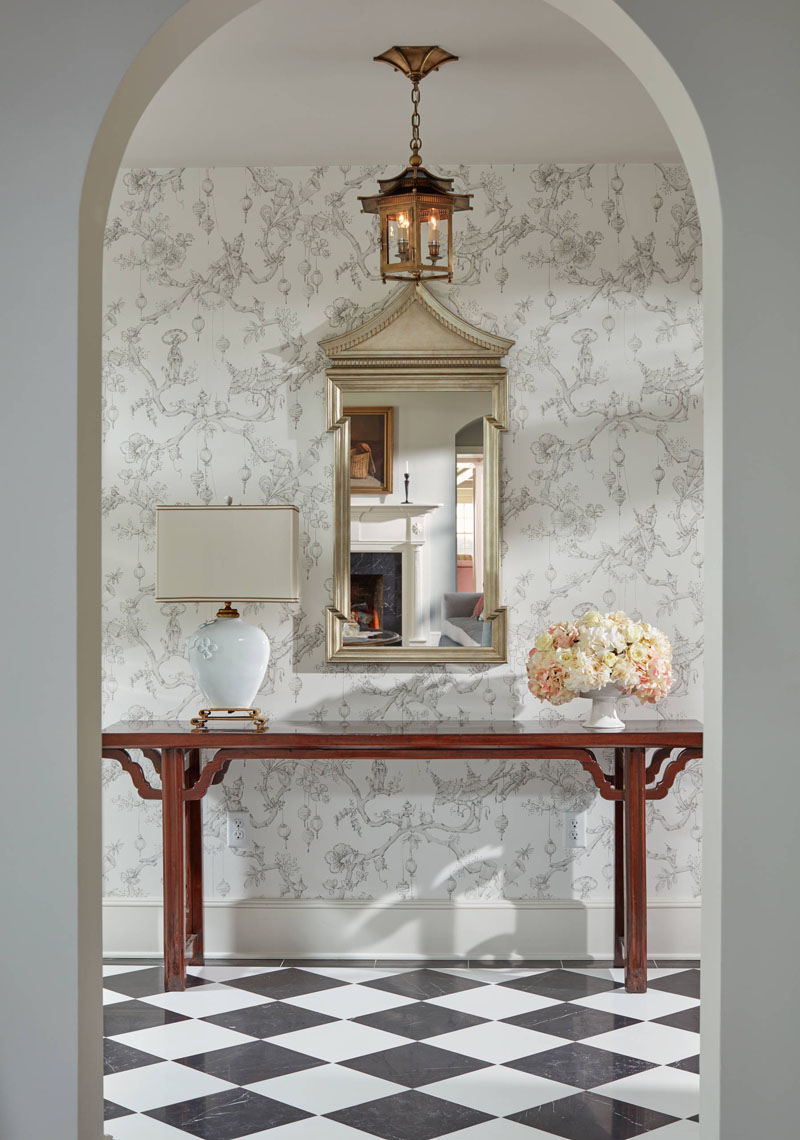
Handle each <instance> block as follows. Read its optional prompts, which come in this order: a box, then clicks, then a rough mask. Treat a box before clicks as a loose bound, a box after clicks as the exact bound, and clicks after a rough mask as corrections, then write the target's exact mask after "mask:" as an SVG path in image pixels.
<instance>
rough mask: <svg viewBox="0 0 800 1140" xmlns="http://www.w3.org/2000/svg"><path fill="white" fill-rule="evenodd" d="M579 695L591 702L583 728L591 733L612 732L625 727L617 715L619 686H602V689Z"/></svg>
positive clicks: (590, 690) (619, 694)
mask: <svg viewBox="0 0 800 1140" xmlns="http://www.w3.org/2000/svg"><path fill="white" fill-rule="evenodd" d="M580 695H581V696H582V697H586V698H587V699H588V700H590V701H591V702H592V707H591V709H590V710H589V715H588V717H587V718H586V720H585V721H584V722H583V727H584V728H587V729H591V730H592V732H614V731H615V730H616V731H619V729H621V728H624V727H625V722H624V721H623V720H620V718H619V716H618V714H617V701H618V700H619V698H620V697H621V696H622V689H620V687H619V685H604V686H603V688H602V689H589V690H587V691H586V692H585V693H581V694H580Z"/></svg>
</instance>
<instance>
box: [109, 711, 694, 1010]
mask: <svg viewBox="0 0 800 1140" xmlns="http://www.w3.org/2000/svg"><path fill="white" fill-rule="evenodd" d="M601 748H613V749H614V771H613V774H607V773H606V772H604V771H603V769H602V767H601V765H600V764H599V762H598V760H597V758H596V756H595V752H596V750H597V749H601ZM131 749H138V750H139V751H140V752H141V753H142V754H143V755H144V756H146V757H147V758H148V759H149V760H150V761H152V763H153V765H154V766H155V769H156V771H157V772H158V774H159V776H160V777H161V787H160V788H157V787H153V786H152V785H151V784H150V783H149V782H148V780H147V778H146V776H145V773H144V770H143V769H142V767H141V764H140V763H139V762H138V761H137V760H135V759H134V758H133V757H132V756H131V755H130V750H131ZM201 749H202V750H203V751H204V752H207V753H210V754H211V755H209V756H208V759H207V761H206V763H205V764H202V763H201ZM702 749H703V730H702V726H701V725H700V724H699V723H698V722H697V721H688V720H687V721H633V722H632V723H631V724H629V725H628V727H627V728H625V729H623V730H622V731H620V732H596V731H594V732H593V731H587V730H586V729H584V728H583V726H582V725H580V724H576V723H563V724H561V725H560V726H559V727H558V728H557V729H555V730H553V729H549V728H545V727H543V726H541V725H539V724H537V723H524V722H516V721H507V722H498V721H494V722H473V723H467V724H464V725H459V724H456V723H453V722H446V721H440V722H438V723H431V722H425V721H418V722H416V723H409V724H398V723H391V722H377V723H354V724H300V723H292V722H283V723H278V722H270V724H269V725H268V726H267V729H266V730H265V731H262V732H256V731H253V730H252V729H250V728H246V727H243V728H235V727H226V728H210V729H204V730H202V731H200V730H196V729H192V728H191V726H190V725H189V724H184V723H181V722H178V721H166V722H160V723H159V722H155V723H151V724H137V723H135V722H119V723H118V724H114V725H112V726H111V727H110V728H107V729H106V730H105V731H104V732H103V757H104V758H107V759H111V760H117V761H118V762H119V763H120V764H121V765H122V767H123V768H124V769H125V771H126V772H127V773H128V774H129V776H130V777H131V779H132V781H133V784H134V787H135V788H136V790H137V792H138V793H139V795H140V796H141V797H142V798H143V799H146V800H161V818H162V828H163V839H164V847H163V870H164V977H165V988H166V989H167V990H182V989H184V987H185V964H186V962H187V961H188V962H189V963H191V964H200V963H202V962H203V842H202V816H201V803H200V801H201V800H202V798H203V796H205V794H206V792H207V791H208V789H209V787H210V786H211V785H212V784H218V783H220V781H221V780H222V779H223V778H224V776H225V773H226V772H227V771H228V768H229V767H230V765H231V764H232V763H233V761H234V760H246V759H265V760H266V759H288V758H291V757H296V758H297V759H301V760H309V759H318V760H323V761H324V760H332V759H341V760H356V759H359V760H360V759H364V760H372V759H374V758H375V757H376V756H381V757H382V758H383V759H385V760H454V761H467V760H484V759H485V760H520V761H525V760H536V759H551V760H555V759H558V760H561V759H564V760H576V761H577V762H578V763H579V764H581V765H582V766H583V767H584V768H585V769H586V771H587V772H588V773H589V774H590V775H591V777H592V780H593V781H594V784H595V787H596V788H597V790H598V792H599V793H600V795H601V796H602V797H603V799H606V800H611V801H613V803H614V829H615V835H614V864H615V870H614V963H615V965H617V966H624V967H625V984H626V987H627V989H628V990H630V991H631V992H632V993H642V992H644V991H645V990H646V989H647V973H646V959H647V880H646V856H647V850H646V838H645V806H646V802H647V800H657V799H663V798H664V797H665V796H666V795H667V793H668V792H669V789H670V788H671V787H672V785H673V783H674V782H675V777H676V776H677V775H678V773H679V772H681V771H682V770H683V769H684V768H685V767H686V765H687V764H688V763H689V761H690V760H694V759H696V758H697V757H699V756H702ZM648 750H651V751H650V755H649V758H648V755H647V753H648Z"/></svg>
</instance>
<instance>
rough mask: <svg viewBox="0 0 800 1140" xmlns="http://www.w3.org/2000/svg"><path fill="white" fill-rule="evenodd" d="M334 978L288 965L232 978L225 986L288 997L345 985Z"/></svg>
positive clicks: (345, 983)
mask: <svg viewBox="0 0 800 1140" xmlns="http://www.w3.org/2000/svg"><path fill="white" fill-rule="evenodd" d="M348 984H349V983H347V982H340V981H339V980H338V979H336V978H326V977H324V976H323V975H322V974H312V973H310V972H309V971H308V970H298V969H296V968H294V967H291V966H290V967H288V968H287V969H285V970H270V971H269V972H268V973H266V974H252V975H251V976H250V977H249V978H232V979H231V981H229V982H226V983H225V985H226V986H233V988H234V989H237V990H247V992H248V993H251V994H262V995H263V996H264V997H271V998H288V997H300V996H301V994H313V993H317V992H318V991H319V990H332V989H334V988H335V987H336V986H346V985H348Z"/></svg>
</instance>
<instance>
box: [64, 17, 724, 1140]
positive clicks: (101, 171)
mask: <svg viewBox="0 0 800 1140" xmlns="http://www.w3.org/2000/svg"><path fill="white" fill-rule="evenodd" d="M549 2H550V3H552V4H553V6H555V7H558V8H559V9H561V10H562V11H563V12H565V13H566V14H567V15H570V16H571V17H573V18H574V19H576V20H578V21H579V22H581V23H583V24H584V26H586V27H587V28H589V30H591V31H592V32H593V33H594V34H595V35H597V36H598V38H600V39H602V40H603V41H604V42H605V43H607V44H608V45H609V46H611V47H612V48H613V50H614V51H616V53H617V54H618V55H619V56H620V57H621V58H622V59H623V60H624V61H625V62H626V64H627V65H628V66H629V67H630V68H631V70H632V71H634V73H635V74H637V76H638V77H639V79H640V80H641V82H642V83H643V86H645V88H646V89H648V90H649V91H650V93H651V95H652V96H653V98H654V99H655V100H656V102H657V104H658V105H659V108H660V109H661V111H662V114H663V115H664V117H665V119H666V120H667V122H668V125H669V126H670V128H671V129H672V132H673V134H674V136H675V138H676V140H677V142H678V144H679V146H680V148H681V151H682V153H683V155H684V157H685V160H686V163H687V166H688V167H689V169H690V173H691V176H692V180H693V183H694V185H695V188H696V193H697V197H698V202H699V206H700V211H701V216H702V220H703V225H704V233H705V244H706V290H705V297H706V321H707V335H708V345H707V350H706V365H707V395H706V400H707V404H706V406H707V415H708V422H709V425H710V434H709V439H708V445H709V452H710V454H711V455H712V458H713V449H714V447H715V438H716V434H717V430H718V423H717V422H716V421H717V419H718V416H719V413H720V396H721V390H720V368H721V363H720V352H719V341H720V310H721V222H720V217H719V204H718V195H717V189H716V181H715V177H714V172H713V166H712V161H711V156H710V152H709V150H708V145H707V143H706V140H705V136H704V133H703V130H702V126H701V124H700V122H699V120H698V118H697V115H696V112H695V111H694V108H693V107H692V105H691V102H690V100H689V98H688V95H687V94H686V92H685V90H684V89H683V87H682V85H681V84H680V82H679V80H678V79H677V77H676V76H675V74H674V73H673V71H672V69H671V68H670V66H669V64H668V63H667V62H666V60H665V59H664V57H663V56H662V55H661V53H660V52H659V51H658V50H657V49H656V48H655V46H654V45H653V44H652V43H651V41H649V40H648V39H647V37H646V36H644V34H643V33H642V32H641V31H640V30H639V29H638V27H637V26H636V25H635V24H634V23H633V22H632V21H631V19H630V18H629V17H628V16H627V15H626V14H625V13H624V12H623V11H622V9H620V8H619V7H618V5H617V4H616V3H614V2H613V0H607V2H603V3H601V4H596V5H592V6H589V5H586V4H583V3H580V2H579V0H549ZM251 6H252V4H251V3H239V4H236V5H234V6H233V7H228V8H227V10H226V11H225V13H224V19H223V18H222V14H221V13H217V12H209V11H208V9H207V6H206V5H205V4H203V3H201V2H200V0H198V3H197V4H194V3H189V4H187V5H185V7H184V8H182V9H181V10H180V11H179V12H178V13H177V14H176V16H175V17H174V18H173V19H172V20H171V21H169V23H168V25H166V26H165V28H164V29H162V30H161V31H159V33H157V34H156V36H154V38H153V39H152V40H151V41H150V43H149V44H148V45H147V47H146V48H145V49H144V51H143V52H142V53H141V55H140V56H139V57H138V59H137V60H136V62H135V63H134V65H133V66H132V67H131V69H130V70H129V71H128V73H127V74H126V76H125V78H124V80H123V82H122V84H121V86H120V89H119V91H118V92H117V95H116V96H115V98H114V100H113V102H112V104H111V106H110V107H109V110H108V113H107V115H106V117H105V119H104V122H103V124H102V126H101V128H100V131H99V132H98V135H97V139H96V141H95V146H94V148H93V151H92V156H91V159H90V163H89V168H88V171H87V178H86V184H85V189H84V197H83V203H82V216H81V236H80V250H81V280H80V310H81V320H80V326H81V335H80V354H81V361H80V376H81V386H82V388H81V402H82V408H83V412H84V414H82V416H81V425H82V427H81V431H82V433H83V438H84V442H85V443H86V444H87V446H86V447H83V448H82V449H81V451H82V454H84V455H85V456H86V457H87V458H86V459H85V460H84V469H83V471H82V473H81V487H82V491H83V495H82V504H83V505H82V517H81V519H80V520H79V528H80V529H81V532H82V533H83V535H84V536H85V537H86V539H87V541H85V542H84V543H82V547H81V548H82V552H83V553H82V557H83V558H84V559H85V560H86V562H87V564H88V563H89V562H91V560H92V559H93V558H94V556H95V552H96V525H97V523H96V515H97V512H96V509H95V507H96V503H97V498H98V474H99V473H98V471H97V469H96V464H95V462H94V460H93V458H92V457H93V456H95V455H96V440H97V435H98V432H97V411H96V408H97V404H98V399H97V396H98V380H99V357H100V353H99V345H100V325H99V320H100V313H101V304H100V292H99V290H100V284H99V282H100V272H99V265H100V260H99V259H100V250H101V248H102V228H103V222H104V219H105V216H106V210H107V206H108V201H109V198H110V193H111V186H112V183H113V179H114V177H115V175H116V171H117V169H118V165H119V161H120V159H121V156H122V152H123V151H124V147H125V144H126V142H127V139H128V137H129V136H130V133H131V131H132V129H133V127H134V126H135V124H136V122H137V121H138V118H139V116H140V114H141V113H142V111H143V110H144V108H145V107H146V105H147V103H148V102H149V100H150V98H151V97H152V95H153V94H154V92H155V91H156V90H157V89H158V87H159V86H160V84H161V83H162V82H163V81H164V80H165V79H166V77H167V76H168V75H169V74H170V73H171V71H172V70H174V68H175V67H177V66H178V64H179V63H180V62H181V61H182V60H183V59H184V58H186V57H187V56H188V55H189V54H190V53H191V51H192V50H194V48H195V47H196V46H197V45H198V44H199V43H201V42H202V41H203V40H204V39H206V38H208V37H210V36H211V35H213V34H214V33H215V32H216V31H217V30H219V29H220V28H221V27H222V26H223V25H224V24H225V23H227V22H228V21H229V20H230V19H232V18H233V17H234V16H235V15H238V14H239V13H240V12H243V11H244V10H245V9H246V8H248V7H251ZM709 489H710V491H711V493H712V495H713V494H715V493H716V491H715V488H713V487H711V488H709ZM712 512H713V503H712V511H710V512H709V513H710V514H711V513H712ZM710 537H711V538H712V542H713V539H714V537H716V536H713V535H712V536H710ZM716 553H717V555H718V551H717V552H716ZM718 565H719V558H718V557H714V556H713V552H712V556H711V557H709V561H708V563H707V574H710V575H714V574H715V573H716V567H718ZM709 567H711V569H710V570H709ZM82 579H83V581H84V582H85V583H86V584H87V588H86V590H85V591H84V596H83V597H82V598H81V601H80V604H81V606H82V609H83V614H84V616H85V617H86V622H85V623H84V622H83V619H82V617H80V616H79V621H80V623H81V624H82V625H83V628H84V630H85V631H86V635H87V636H89V635H91V632H92V619H91V617H90V616H88V615H90V614H91V612H92V607H93V606H94V598H93V597H91V598H90V597H89V594H90V592H91V590H90V586H91V584H92V583H93V582H94V581H95V571H94V570H93V569H92V570H91V571H90V572H87V573H86V574H85V575H82ZM709 594H710V596H711V597H719V596H720V591H718V590H715V589H713V588H712V589H711V590H709ZM718 617H719V615H718V614H713V613H712V614H711V615H710V618H711V623H710V625H711V630H712V634H713V631H714V624H715V619H716V618H718ZM708 652H709V660H710V666H711V667H710V669H709V674H710V675H712V676H713V674H714V673H715V671H716V666H717V664H718V659H715V656H716V655H717V654H718V647H717V646H715V644H714V638H713V636H712V638H711V639H710V640H709V644H708ZM95 681H96V677H95V676H94V675H93V671H92V670H88V671H87V674H86V676H85V677H83V678H82V684H83V687H84V691H85V692H88V690H89V688H90V686H92V685H94V684H95ZM88 704H89V707H93V704H94V697H92V700H91V701H90V702H88ZM710 711H711V710H710ZM706 719H707V724H708V729H709V747H708V751H707V760H706V778H707V788H708V790H709V795H708V799H709V802H710V804H711V806H712V809H713V810H716V808H714V803H715V796H716V794H717V792H718V788H717V787H716V779H715V772H716V770H717V768H716V764H715V757H714V751H713V748H714V740H713V732H714V724H713V720H712V717H711V716H710V715H707V718H706ZM94 732H95V728H94V726H92V727H91V728H90V729H87V736H86V738H85V740H88V742H89V743H88V747H84V748H82V749H81V753H82V755H85V756H87V757H91V756H93V755H94V754H95V753H96V748H94V747H93V744H92V740H93V736H94ZM95 781H96V766H95V765H94V762H90V761H89V760H87V761H86V762H85V764H84V769H83V774H82V783H83V786H84V788H90V787H91V786H92V784H93V783H94V782H95ZM84 803H86V804H89V805H91V804H96V795H95V793H94V792H93V791H92V792H91V793H90V794H89V795H88V797H87V798H86V799H85V800H84ZM84 822H85V825H86V826H85V832H84V834H82V836H81V841H82V844H83V849H84V851H85V852H87V851H88V852H89V853H91V851H92V850H96V848H97V844H96V828H97V820H96V819H95V820H92V819H91V818H90V813H89V812H88V811H87V812H86V814H85V821H84ZM711 831H712V834H718V833H719V829H718V828H716V829H715V828H713V827H712V829H711ZM707 854H708V855H709V856H710V860H709V861H710V865H711V868H712V871H711V876H707V890H708V891H709V892H710V893H711V895H712V896H713V893H714V889H715V884H714V881H713V871H714V867H715V866H716V862H717V860H716V859H715V858H714V855H713V849H710V850H708V852H707ZM90 873H93V872H90ZM709 880H710V881H709ZM87 907H88V903H87ZM87 923H88V924H89V926H90V927H92V928H93V929H97V916H96V915H94V916H92V915H91V914H87ZM706 937H707V939H710V940H711V941H710V942H707V946H708V945H713V937H714V932H713V923H711V924H707V932H706ZM707 965H709V966H711V967H712V968H713V957H712V956H711V955H710V954H708V955H707ZM709 1022H710V1023H709ZM713 1024H714V1019H713V1011H712V1018H711V1019H707V1021H706V1031H707V1032H706V1045H707V1046H708V1044H709V1042H710V1048H709V1052H708V1056H709V1057H711V1058H713V1051H712V1050H713V1036H714V1034H713ZM709 1030H710V1032H709ZM712 1064H713V1061H712ZM709 1068H710V1066H709V1065H708V1064H707V1065H706V1073H708V1072H709ZM712 1071H713V1070H712ZM709 1104H710V1105H711V1104H713V1101H710V1102H709ZM712 1112H713V1109H712V1108H711V1107H709V1109H708V1110H706V1111H705V1112H704V1115H705V1118H706V1119H709V1118H710V1117H711V1114H712ZM711 1134H712V1135H713V1133H711Z"/></svg>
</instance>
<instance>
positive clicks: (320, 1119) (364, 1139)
mask: <svg viewBox="0 0 800 1140" xmlns="http://www.w3.org/2000/svg"><path fill="white" fill-rule="evenodd" d="M528 1131H530V1129H528ZM181 1135H182V1136H183V1137H184V1140H186V1136H187V1133H185V1132H183V1133H181ZM241 1140H369V1138H368V1136H367V1133H366V1132H362V1131H361V1129H360V1128H350V1126H349V1125H347V1124H340V1123H339V1121H338V1120H326V1119H325V1117H324V1116H309V1117H306V1119H305V1120H297V1121H295V1123H294V1124H283V1125H281V1126H280V1127H279V1128H268V1129H267V1130H266V1131H265V1132H251V1133H250V1135H249V1136H242V1137H241ZM459 1140H461V1138H460V1137H459ZM475 1140H481V1138H479V1137H475ZM498 1140H504V1137H502V1136H498ZM508 1140H512V1138H511V1137H510V1136H509V1138H508ZM513 1140H516V1137H514V1138H513ZM523 1140H530V1137H528V1138H523ZM534 1140H536V1138H535V1137H534ZM549 1140H553V1137H552V1136H551V1137H550V1138H549Z"/></svg>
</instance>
